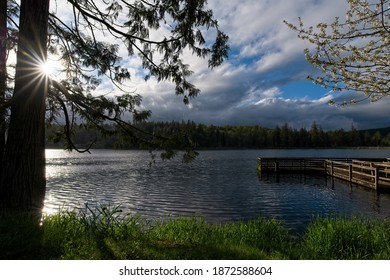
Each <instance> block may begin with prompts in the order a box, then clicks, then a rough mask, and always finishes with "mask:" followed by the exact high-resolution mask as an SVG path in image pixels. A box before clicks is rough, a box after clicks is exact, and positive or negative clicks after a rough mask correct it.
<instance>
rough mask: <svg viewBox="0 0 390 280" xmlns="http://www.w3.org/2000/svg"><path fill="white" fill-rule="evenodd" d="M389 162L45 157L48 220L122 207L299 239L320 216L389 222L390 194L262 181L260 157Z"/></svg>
mask: <svg viewBox="0 0 390 280" xmlns="http://www.w3.org/2000/svg"><path fill="white" fill-rule="evenodd" d="M277 156H281V157H285V156H297V157H390V149H382V150H380V149H378V150H376V149H356V150H350V149H348V150H344V149H337V150H239V151H236V150H234V151H201V152H200V155H199V157H198V158H197V159H196V160H195V161H193V162H191V163H182V161H181V158H180V157H177V158H175V159H173V160H170V161H160V160H157V161H156V163H155V164H153V165H151V166H149V163H150V161H151V158H150V155H149V153H148V152H146V151H115V150H93V151H92V154H78V153H69V152H66V151H63V150H46V157H47V167H46V174H47V193H46V200H45V209H44V212H45V213H48V214H50V213H55V212H57V211H59V210H60V209H74V208H84V207H85V204H86V203H88V205H91V206H92V207H94V206H97V205H114V206H117V205H120V207H121V209H122V210H123V211H124V212H129V213H133V214H140V215H141V216H142V217H145V218H148V219H162V218H166V217H168V216H186V215H201V216H202V217H204V218H205V219H207V220H209V221H211V222H226V221H232V220H247V219H251V218H255V217H259V216H262V217H267V218H271V217H273V218H276V219H279V220H282V221H283V222H284V223H285V225H286V227H288V228H291V229H292V230H294V231H301V230H302V229H304V228H305V227H306V225H307V224H308V223H309V222H310V221H311V220H312V218H313V217H316V216H323V215H343V216H345V215H346V216H350V215H362V216H370V217H373V216H374V217H380V218H385V217H388V216H390V193H386V192H376V191H373V190H370V189H366V188H362V187H357V186H354V185H350V184H348V183H345V182H341V181H338V180H335V179H332V178H326V177H324V176H315V175H299V174H295V175H280V176H272V175H269V176H261V177H259V176H258V174H257V171H256V159H257V157H277Z"/></svg>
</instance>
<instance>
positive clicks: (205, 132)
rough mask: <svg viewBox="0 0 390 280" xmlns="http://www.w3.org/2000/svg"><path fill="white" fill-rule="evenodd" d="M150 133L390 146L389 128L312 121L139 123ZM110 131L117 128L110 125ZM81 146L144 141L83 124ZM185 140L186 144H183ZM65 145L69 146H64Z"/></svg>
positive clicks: (258, 145)
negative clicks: (303, 124) (301, 124)
mask: <svg viewBox="0 0 390 280" xmlns="http://www.w3.org/2000/svg"><path fill="white" fill-rule="evenodd" d="M136 126H137V127H138V128H139V129H140V130H143V131H146V132H148V133H150V134H151V135H152V134H153V135H156V134H158V135H165V136H167V137H170V136H172V135H181V138H182V139H185V141H184V140H183V142H182V143H181V144H178V146H177V147H176V148H185V147H187V146H188V145H189V144H188V143H190V146H191V147H192V148H195V149H265V148H345V147H389V146H390V127H388V128H379V129H370V130H357V129H356V128H354V127H353V126H352V127H351V129H350V130H344V129H338V130H330V131H324V130H323V129H322V128H321V126H319V125H318V124H317V123H315V122H313V124H312V125H311V127H310V128H309V129H307V128H300V129H296V128H293V127H290V126H289V125H288V124H284V125H282V126H277V127H275V128H272V129H271V128H265V127H261V126H214V125H204V124H197V123H195V122H192V121H188V122H176V121H172V122H142V123H138V124H137V125H136ZM105 129H106V130H107V131H110V129H112V131H114V130H115V127H113V126H110V125H107V126H106V127H105ZM62 130H63V127H62V126H60V125H52V126H50V127H49V128H48V129H47V133H46V147H47V148H64V143H65V141H63V139H61V138H59V137H57V135H60V132H61V131H62ZM72 138H73V142H74V143H75V145H76V146H78V147H80V148H85V147H89V146H90V145H91V143H93V146H92V148H98V149H145V148H147V147H145V146H143V145H142V143H141V144H140V143H133V142H131V141H126V138H125V137H122V136H120V135H117V134H112V135H110V134H109V133H108V134H107V133H105V134H102V133H101V132H100V131H99V130H96V129H88V128H85V127H80V128H78V129H76V130H75V132H74V134H73V135H72ZM184 142H186V145H187V146H185V144H183V143H184ZM65 148H66V147H65Z"/></svg>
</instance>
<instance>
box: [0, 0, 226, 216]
mask: <svg viewBox="0 0 390 280" xmlns="http://www.w3.org/2000/svg"><path fill="white" fill-rule="evenodd" d="M49 4H51V5H53V6H52V7H51V9H49ZM65 4H66V5H67V6H66V7H70V9H69V10H70V11H71V12H64V11H65V10H62V9H64V7H65ZM1 5H2V6H1V9H2V10H1V15H0V16H1V17H0V20H1V21H0V24H1V26H0V30H1V34H0V36H1V40H0V42H1V44H0V45H1V48H0V52H1V53H0V67H1V75H0V79H1V80H0V82H1V85H0V89H1V92H0V93H1V95H0V108H1V110H0V124H1V126H0V128H1V129H0V132H1V134H0V140H1V141H0V155H1V158H0V163H1V169H0V171H1V172H0V180H1V187H0V206H1V207H0V208H13V209H31V208H34V207H35V208H37V207H38V208H39V207H41V205H42V202H43V197H44V195H42V194H44V189H45V188H44V184H45V179H44V164H45V163H44V134H45V122H46V123H49V124H50V123H53V122H56V121H57V120H64V121H62V123H63V125H62V127H63V129H62V130H61V131H58V137H60V138H62V139H64V140H65V141H66V143H67V145H66V147H67V148H68V149H77V150H79V149H78V148H77V147H76V146H75V144H74V142H73V140H72V134H73V130H74V128H75V127H79V126H85V127H95V128H98V129H99V130H100V131H101V132H102V133H106V134H114V133H121V134H125V135H126V137H128V138H129V139H130V140H131V141H136V142H142V143H144V144H145V145H146V144H147V145H150V146H151V147H155V148H167V149H168V150H169V149H171V148H172V147H174V145H175V143H174V141H173V142H172V141H171V137H164V136H157V135H153V134H150V133H148V132H145V131H142V130H140V129H139V128H137V126H136V125H135V124H136V123H137V122H139V121H143V120H145V119H147V118H148V117H149V116H150V114H151V112H150V111H149V110H147V109H143V110H142V109H140V105H141V102H142V96H141V95H139V94H137V93H136V92H129V91H128V90H127V88H126V87H125V86H124V85H125V83H126V81H128V80H130V79H131V78H132V77H131V75H130V68H132V67H134V65H128V64H126V60H125V59H122V58H123V49H125V50H126V52H127V56H129V57H138V58H139V59H140V60H141V61H142V63H141V65H142V68H143V70H142V73H143V74H144V78H145V80H148V79H151V78H154V79H156V80H157V81H163V80H167V81H170V82H172V83H173V84H174V85H175V93H176V94H177V95H182V96H183V101H184V103H188V102H189V99H190V98H193V97H196V96H197V95H198V94H199V92H200V91H199V89H198V88H197V87H196V86H195V85H193V84H192V83H191V82H190V81H189V77H190V75H191V74H192V71H191V69H190V65H188V64H187V63H186V61H185V59H184V57H185V55H184V53H185V52H190V53H192V54H193V55H194V56H197V57H201V58H204V59H207V60H208V66H209V67H210V68H214V67H217V66H219V65H220V64H221V63H222V62H223V60H224V59H225V58H227V56H228V51H229V46H228V36H227V35H226V34H225V33H224V32H222V31H221V30H220V29H219V27H218V22H217V20H216V19H215V18H214V16H213V12H212V11H211V10H209V9H208V8H207V1H205V0H203V1H202V0H197V1H193V0H167V1H160V0H99V1H92V0H82V1H74V0H68V1H65V0H62V1H49V0H35V1H34V0H21V1H15V0H9V1H2V4H1ZM121 55H122V57H121ZM13 56H16V64H15V63H14V62H13V59H12V57H13ZM47 56H52V57H53V58H54V59H55V60H57V61H58V62H59V63H60V64H61V65H62V70H61V73H60V74H59V75H58V76H57V77H56V78H53V77H51V76H49V75H47V74H46V73H44V71H43V70H42V67H43V65H45V62H46V61H47ZM106 81H110V82H112V83H113V85H114V86H115V87H117V88H118V89H120V90H121V94H118V95H117V96H112V97H109V96H108V95H106V94H103V95H96V94H95V90H96V89H97V87H98V86H99V85H100V84H101V83H103V82H106ZM156 94H157V93H156ZM128 115H131V118H130V117H128ZM126 118H128V119H126ZM106 122H111V123H114V124H115V126H114V127H115V128H116V130H114V131H113V130H106V129H105V125H104V124H105V123H106ZM5 130H7V133H5ZM6 135H7V137H6ZM92 142H93V141H92ZM91 144H92V143H91ZM88 150H89V148H88V147H87V149H86V150H83V151H88ZM79 151H80V152H83V151H82V150H79ZM171 154H172V153H171V152H168V153H166V154H165V155H166V156H169V155H171ZM34 178H35V179H34ZM38 185H39V186H40V187H39V190H38V189H37V186H38Z"/></svg>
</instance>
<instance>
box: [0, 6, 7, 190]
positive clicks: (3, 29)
mask: <svg viewBox="0 0 390 280" xmlns="http://www.w3.org/2000/svg"><path fill="white" fill-rule="evenodd" d="M6 38H7V1H1V3H0V170H2V169H3V168H2V166H3V156H4V150H5V104H4V101H5V90H6V84H7V81H6V79H7V61H6V59H7V48H6ZM0 182H1V172H0Z"/></svg>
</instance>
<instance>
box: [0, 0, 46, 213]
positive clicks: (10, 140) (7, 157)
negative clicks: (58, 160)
mask: <svg viewBox="0 0 390 280" xmlns="http://www.w3.org/2000/svg"><path fill="white" fill-rule="evenodd" d="M48 15H49V0H22V1H21V5H20V22H19V42H18V52H17V64H16V72H15V88H14V94H13V96H12V99H11V117H10V124H9V128H8V137H7V141H6V146H5V153H4V161H3V169H2V172H3V175H2V182H1V186H0V208H2V209H3V210H4V209H5V210H11V211H26V212H40V211H41V210H42V207H43V202H44V198H45V191H46V179H45V100H46V95H47V90H48V83H47V77H46V76H45V75H44V74H43V73H42V71H40V69H39V64H40V63H44V62H45V61H46V56H47V49H46V43H47V29H48Z"/></svg>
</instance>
